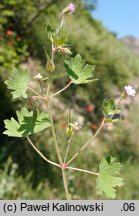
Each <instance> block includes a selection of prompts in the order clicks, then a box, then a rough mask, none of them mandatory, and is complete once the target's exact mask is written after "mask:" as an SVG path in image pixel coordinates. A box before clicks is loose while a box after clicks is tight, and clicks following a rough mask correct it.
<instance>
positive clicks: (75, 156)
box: [67, 118, 105, 165]
mask: <svg viewBox="0 0 139 216" xmlns="http://www.w3.org/2000/svg"><path fill="white" fill-rule="evenodd" d="M104 122H105V118H103V120H102V122H101V125H100V127H99V128H98V130H97V131H96V133H95V134H94V135H93V136H92V137H91V138H90V140H89V141H87V143H86V144H85V145H84V146H83V147H82V148H81V149H80V150H79V151H78V152H77V153H76V154H75V155H74V156H73V157H72V158H71V159H70V160H69V161H68V162H67V165H69V164H70V163H71V162H72V161H73V160H75V159H76V158H77V157H78V155H79V154H80V153H81V152H82V151H83V150H84V149H85V148H86V147H87V146H88V145H89V144H90V143H91V142H92V140H93V139H94V138H95V137H96V136H97V134H98V133H99V131H100V130H101V128H102V127H103V125H104Z"/></svg>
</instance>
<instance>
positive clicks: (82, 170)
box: [67, 166, 99, 176]
mask: <svg viewBox="0 0 139 216" xmlns="http://www.w3.org/2000/svg"><path fill="white" fill-rule="evenodd" d="M67 169H69V170H75V171H79V172H84V173H88V174H91V175H96V176H98V175H99V173H95V172H92V171H89V170H84V169H79V168H76V167H69V166H68V167H67Z"/></svg>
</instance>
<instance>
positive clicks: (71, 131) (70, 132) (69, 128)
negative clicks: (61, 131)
mask: <svg viewBox="0 0 139 216" xmlns="http://www.w3.org/2000/svg"><path fill="white" fill-rule="evenodd" d="M72 134H73V127H71V126H70V125H69V126H68V127H67V129H66V135H67V137H68V138H70V137H71V136H72Z"/></svg>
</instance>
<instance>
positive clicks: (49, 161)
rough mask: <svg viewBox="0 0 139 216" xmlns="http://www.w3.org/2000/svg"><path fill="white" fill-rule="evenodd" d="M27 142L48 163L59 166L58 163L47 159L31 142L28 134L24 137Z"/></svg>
mask: <svg viewBox="0 0 139 216" xmlns="http://www.w3.org/2000/svg"><path fill="white" fill-rule="evenodd" d="M26 138H27V140H28V142H29V143H30V145H31V146H32V147H33V149H34V150H35V151H36V152H37V153H38V154H39V155H40V157H41V158H42V159H43V160H45V161H46V162H48V163H49V164H52V165H54V166H57V167H60V165H59V164H57V163H55V162H53V161H51V160H49V159H47V158H46V157H45V156H44V155H43V154H42V153H41V152H40V151H39V149H37V147H36V146H35V145H34V143H33V142H32V140H31V139H30V138H29V136H27V137H26Z"/></svg>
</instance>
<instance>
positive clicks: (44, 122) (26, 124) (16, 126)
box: [4, 3, 136, 199]
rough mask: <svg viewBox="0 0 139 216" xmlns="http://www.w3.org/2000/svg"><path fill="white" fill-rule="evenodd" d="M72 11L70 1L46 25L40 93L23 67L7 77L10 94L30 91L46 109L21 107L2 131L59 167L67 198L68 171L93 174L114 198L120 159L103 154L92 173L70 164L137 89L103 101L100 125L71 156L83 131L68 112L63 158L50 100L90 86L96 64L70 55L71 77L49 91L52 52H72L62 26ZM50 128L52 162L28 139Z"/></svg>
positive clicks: (68, 69)
mask: <svg viewBox="0 0 139 216" xmlns="http://www.w3.org/2000/svg"><path fill="white" fill-rule="evenodd" d="M74 12H75V6H74V5H73V4H72V3H70V4H69V5H67V6H66V7H65V8H64V9H63V11H62V12H61V13H60V20H59V23H58V25H57V27H56V28H53V27H51V26H50V25H48V26H47V32H48V39H49V40H50V43H51V50H50V51H49V52H47V49H46V48H45V49H44V52H45V55H46V59H47V63H46V70H47V74H48V77H43V76H42V75H41V74H40V73H38V74H37V75H36V76H35V77H34V79H37V80H38V81H39V82H38V83H39V84H40V87H41V91H42V93H41V94H40V93H39V92H37V91H36V90H34V89H33V88H31V86H30V85H29V81H30V73H29V72H28V70H25V69H22V68H18V69H15V70H14V71H13V72H12V74H11V76H10V77H9V79H8V80H7V81H6V82H5V83H6V85H7V87H8V89H10V90H11V94H12V97H13V98H14V99H15V98H19V97H23V98H24V99H28V98H29V96H28V93H30V94H32V96H31V100H42V101H44V102H45V103H46V104H47V110H46V111H45V112H42V111H40V110H39V108H38V107H36V108H35V110H34V109H33V110H28V109H27V108H26V107H23V108H22V109H21V110H20V111H17V112H16V114H17V119H14V118H11V119H10V120H5V121H4V123H5V128H6V131H5V132H4V134H6V135H8V136H11V137H26V139H27V140H28V142H29V144H30V145H31V146H32V147H33V149H34V150H35V151H36V152H37V153H38V155H39V156H40V157H41V158H42V159H43V160H45V161H46V162H47V163H49V164H51V165H52V166H56V167H57V168H58V169H59V171H60V172H61V173H62V177H63V185H64V190H65V196H66V199H71V198H72V196H71V194H70V193H69V190H68V178H67V172H68V170H74V171H77V172H84V173H86V174H87V175H95V176H96V190H97V193H98V194H100V195H102V194H103V193H104V194H106V195H107V196H108V197H109V198H114V197H115V195H116V193H115V191H116V187H117V186H122V185H123V184H124V183H123V180H122V178H120V177H118V175H119V172H120V169H121V164H120V163H119V162H116V159H115V158H114V157H112V156H108V157H106V158H105V157H103V158H102V161H101V162H100V165H99V170H98V172H97V173H95V172H93V171H92V170H84V169H82V168H77V167H72V166H71V165H72V162H73V161H75V160H76V159H77V158H78V157H80V156H81V155H82V152H83V151H85V150H86V148H88V147H89V144H90V143H91V142H92V141H93V139H95V137H96V136H97V135H98V134H99V133H100V131H101V129H102V128H103V127H104V126H105V127H107V129H108V130H109V129H111V128H112V127H113V125H114V124H115V123H116V122H117V121H121V120H123V119H124V115H123V113H122V111H121V109H120V104H121V101H122V100H123V99H124V98H126V97H127V96H128V95H130V96H135V93H136V92H135V90H134V89H133V88H132V87H131V86H125V89H124V91H123V93H122V94H121V97H120V100H119V102H118V103H117V105H116V104H115V101H114V99H113V98H112V99H109V100H104V102H103V109H102V112H103V119H102V121H101V124H100V125H99V128H98V129H97V130H96V132H95V134H93V135H92V137H90V138H89V140H87V141H86V143H85V144H84V145H83V146H82V147H81V148H79V150H78V151H77V152H76V153H75V154H74V155H73V156H72V157H71V158H69V159H68V153H69V151H70V146H71V143H72V141H73V136H74V134H75V133H76V131H79V130H82V126H83V125H79V123H78V122H72V120H71V117H70V111H69V115H68V124H67V126H66V128H65V136H66V137H67V143H66V145H67V149H66V151H65V153H64V157H62V155H63V154H62V155H61V151H60V148H59V144H58V141H57V135H56V130H55V125H54V119H53V115H52V100H51V99H52V98H53V97H56V96H57V95H58V94H60V93H62V92H63V91H65V90H66V89H67V88H68V87H70V86H71V85H78V84H82V85H85V84H88V85H91V83H92V82H96V81H97V79H96V78H95V79H94V71H95V67H94V66H93V65H89V64H86V62H85V60H84V59H83V58H82V57H81V56H80V54H77V55H76V56H74V57H69V61H67V60H65V61H64V67H65V71H66V73H67V76H68V77H69V79H70V81H69V83H68V84H67V85H66V86H65V87H64V88H62V89H61V90H59V91H57V92H56V93H53V94H52V93H51V82H52V79H53V74H54V73H55V71H56V64H55V58H54V57H55V55H56V54H57V53H61V54H63V53H64V54H66V55H69V56H70V55H71V54H72V52H71V50H70V47H69V43H68V41H67V37H66V36H65V35H62V32H61V29H62V26H63V24H64V22H65V20H66V17H67V16H70V15H72V14H73V13H74ZM46 79H47V90H46V92H45V89H43V86H44V85H42V83H43V82H44V80H45V81H46ZM86 109H87V110H88V111H89V112H90V111H91V107H89V106H88V107H87V108H86ZM49 128H50V129H51V134H52V137H53V144H54V148H55V151H56V155H57V158H55V161H52V160H50V159H48V158H47V157H46V156H45V155H43V154H42V153H41V152H40V150H39V149H38V148H37V147H36V146H35V144H34V143H33V141H32V140H31V138H30V135H33V134H36V133H39V132H40V131H42V130H48V129H49ZM95 128H96V127H95Z"/></svg>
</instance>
